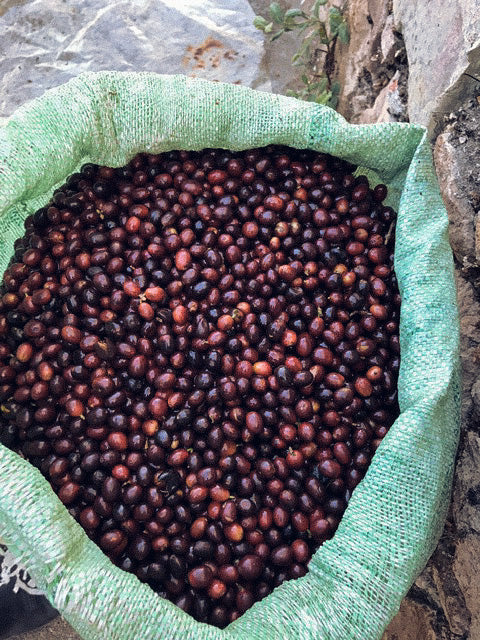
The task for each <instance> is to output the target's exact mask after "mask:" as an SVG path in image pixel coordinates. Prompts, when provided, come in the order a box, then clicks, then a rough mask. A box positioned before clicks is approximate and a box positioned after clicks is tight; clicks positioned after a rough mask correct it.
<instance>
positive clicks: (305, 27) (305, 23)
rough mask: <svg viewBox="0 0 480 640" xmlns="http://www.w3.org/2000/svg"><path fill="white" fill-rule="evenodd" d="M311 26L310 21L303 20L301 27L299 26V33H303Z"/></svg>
mask: <svg viewBox="0 0 480 640" xmlns="http://www.w3.org/2000/svg"><path fill="white" fill-rule="evenodd" d="M309 26H310V23H309V22H307V21H305V22H303V23H302V24H301V25H300V26H299V27H298V33H299V34H300V33H303V32H304V31H305V29H308V27H309Z"/></svg>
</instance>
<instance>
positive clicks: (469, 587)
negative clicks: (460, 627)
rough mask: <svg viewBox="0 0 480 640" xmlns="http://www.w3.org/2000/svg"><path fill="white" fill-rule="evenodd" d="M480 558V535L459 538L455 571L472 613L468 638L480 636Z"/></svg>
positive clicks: (469, 639)
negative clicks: (479, 564)
mask: <svg viewBox="0 0 480 640" xmlns="http://www.w3.org/2000/svg"><path fill="white" fill-rule="evenodd" d="M479 558H480V537H479V536H478V535H468V536H466V537H465V538H464V539H463V540H459V541H458V544H457V548H456V554H455V561H454V564H453V571H454V573H455V576H456V578H457V580H458V583H459V585H460V589H461V591H462V593H463V595H464V597H465V604H466V606H467V607H468V610H469V611H470V614H471V619H470V625H469V628H468V630H467V633H468V636H466V637H467V638H468V640H476V639H477V638H480V581H479V580H478V559H479Z"/></svg>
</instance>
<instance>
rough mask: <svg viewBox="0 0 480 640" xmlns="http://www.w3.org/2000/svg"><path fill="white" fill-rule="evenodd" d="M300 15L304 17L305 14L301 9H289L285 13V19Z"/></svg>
mask: <svg viewBox="0 0 480 640" xmlns="http://www.w3.org/2000/svg"><path fill="white" fill-rule="evenodd" d="M300 16H304V17H305V14H304V13H303V11H302V10H301V9H289V10H288V11H287V12H286V13H285V20H291V19H292V18H299V17H300Z"/></svg>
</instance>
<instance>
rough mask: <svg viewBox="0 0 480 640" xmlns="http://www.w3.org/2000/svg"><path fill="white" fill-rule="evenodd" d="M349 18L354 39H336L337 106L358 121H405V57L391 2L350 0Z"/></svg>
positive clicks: (351, 34) (347, 14)
mask: <svg viewBox="0 0 480 640" xmlns="http://www.w3.org/2000/svg"><path fill="white" fill-rule="evenodd" d="M346 17H347V20H348V24H349V29H350V42H349V44H348V45H341V44H340V43H337V55H336V65H337V80H338V82H339V84H340V87H341V91H340V96H339V104H338V110H339V111H340V113H341V114H342V115H344V116H345V117H346V118H347V120H350V121H351V122H356V123H373V122H393V121H397V120H399V121H404V120H406V119H407V114H406V88H405V87H406V76H407V67H406V60H405V59H404V48H403V42H402V39H401V35H400V34H399V33H398V31H397V30H396V27H395V25H394V20H393V15H392V14H391V12H389V3H388V2H385V1H384V0H369V2H368V3H365V1H364V0H351V1H350V2H349V3H348V6H347V13H346Z"/></svg>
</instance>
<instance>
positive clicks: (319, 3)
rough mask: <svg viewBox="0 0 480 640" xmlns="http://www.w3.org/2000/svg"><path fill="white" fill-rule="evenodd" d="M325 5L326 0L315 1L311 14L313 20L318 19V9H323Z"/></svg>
mask: <svg viewBox="0 0 480 640" xmlns="http://www.w3.org/2000/svg"><path fill="white" fill-rule="evenodd" d="M326 4H327V0H315V4H314V5H313V7H312V14H313V15H314V16H315V18H318V15H319V13H320V7H323V6H324V5H326Z"/></svg>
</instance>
